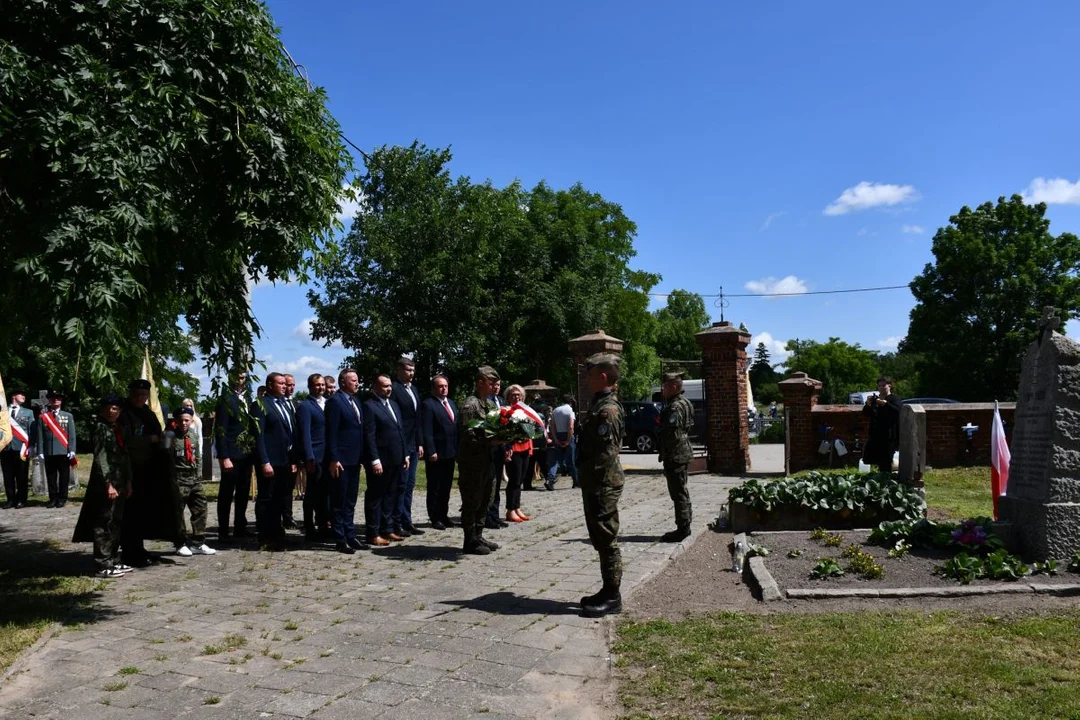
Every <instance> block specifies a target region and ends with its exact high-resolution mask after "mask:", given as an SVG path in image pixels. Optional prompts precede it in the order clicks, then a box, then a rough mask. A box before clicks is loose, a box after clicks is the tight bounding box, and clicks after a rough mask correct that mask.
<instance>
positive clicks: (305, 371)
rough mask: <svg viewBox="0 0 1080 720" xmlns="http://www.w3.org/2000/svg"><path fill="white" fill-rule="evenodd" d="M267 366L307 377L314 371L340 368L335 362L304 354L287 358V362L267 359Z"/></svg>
mask: <svg viewBox="0 0 1080 720" xmlns="http://www.w3.org/2000/svg"><path fill="white" fill-rule="evenodd" d="M267 366H268V367H269V368H270V370H271V371H272V372H279V373H288V374H290V375H296V376H297V377H302V378H306V377H307V376H308V375H311V374H312V373H329V372H334V371H336V370H337V369H338V368H337V365H334V363H332V362H330V361H328V360H325V359H324V358H321V357H316V356H314V355H304V356H303V357H300V358H297V359H296V360H287V361H285V362H277V361H270V360H269V359H267Z"/></svg>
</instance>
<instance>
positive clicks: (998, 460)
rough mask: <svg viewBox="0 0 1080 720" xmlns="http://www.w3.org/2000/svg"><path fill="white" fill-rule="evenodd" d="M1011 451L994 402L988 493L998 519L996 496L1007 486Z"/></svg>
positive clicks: (999, 413)
mask: <svg viewBox="0 0 1080 720" xmlns="http://www.w3.org/2000/svg"><path fill="white" fill-rule="evenodd" d="M1011 460H1012V453H1010V452H1009V443H1008V442H1006V440H1005V424H1004V423H1003V422H1001V412H1000V411H999V410H998V404H997V402H996V401H995V402H994V425H993V428H992V429H991V430H990V494H991V495H992V496H993V499H994V519H995V520H997V519H998V496H1000V495H1004V494H1005V493H1006V491H1007V490H1008V487H1009V462H1010V461H1011Z"/></svg>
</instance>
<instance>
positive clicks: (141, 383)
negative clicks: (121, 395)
mask: <svg viewBox="0 0 1080 720" xmlns="http://www.w3.org/2000/svg"><path fill="white" fill-rule="evenodd" d="M149 389H150V381H149V380H132V381H131V382H129V383H128V390H149Z"/></svg>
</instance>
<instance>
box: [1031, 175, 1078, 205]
mask: <svg viewBox="0 0 1080 720" xmlns="http://www.w3.org/2000/svg"><path fill="white" fill-rule="evenodd" d="M1021 195H1023V196H1024V200H1025V201H1026V202H1028V203H1046V204H1047V205H1080V180H1077V181H1076V182H1069V181H1068V180H1066V179H1065V178H1050V179H1049V180H1047V179H1046V178H1041V177H1037V178H1035V179H1034V180H1032V181H1031V184H1030V185H1028V186H1027V190H1024V192H1022V193H1021Z"/></svg>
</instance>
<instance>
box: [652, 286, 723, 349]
mask: <svg viewBox="0 0 1080 720" xmlns="http://www.w3.org/2000/svg"><path fill="white" fill-rule="evenodd" d="M711 321H712V318H711V317H710V316H709V311H708V310H706V309H705V301H704V300H703V299H702V298H701V296H700V295H698V294H697V293H692V292H689V291H687V290H673V291H672V292H671V294H670V295H668V297H667V304H666V305H665V306H664V307H662V308H660V309H659V310H657V311H656V323H657V330H656V352H657V353H658V354H659V355H660V357H662V358H664V359H665V360H699V359H701V347H700V346H699V345H698V344H697V340H695V339H694V336H695V335H696V334H697V333H699V332H701V330H702V329H704V328H707V327H708V326H709V323H710V322H711Z"/></svg>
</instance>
